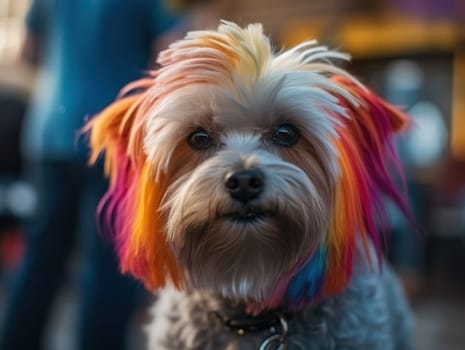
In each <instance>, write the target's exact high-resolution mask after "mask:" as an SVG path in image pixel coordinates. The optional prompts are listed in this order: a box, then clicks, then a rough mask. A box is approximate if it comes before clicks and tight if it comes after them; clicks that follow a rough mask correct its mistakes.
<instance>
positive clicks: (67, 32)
mask: <svg viewBox="0 0 465 350" xmlns="http://www.w3.org/2000/svg"><path fill="white" fill-rule="evenodd" d="M173 23H174V18H173V17H171V16H168V15H167V14H166V12H164V11H163V8H162V5H161V4H160V3H159V1H156V0H34V1H33V3H32V5H31V7H30V10H29V12H28V15H27V17H26V25H27V27H28V30H29V31H30V32H32V33H33V34H34V35H35V36H36V37H37V38H38V39H39V42H40V43H41V45H42V51H43V52H42V61H41V64H42V66H41V69H40V74H39V77H38V82H37V86H36V89H35V93H34V96H33V98H32V101H31V106H30V109H29V113H28V118H27V121H26V126H25V132H24V133H23V150H24V151H25V155H26V156H28V157H32V158H39V159H51V160H71V161H72V160H79V159H85V157H86V153H87V151H86V148H87V147H85V146H84V144H85V138H83V137H79V130H80V128H81V127H82V126H83V124H84V122H85V121H86V120H87V119H88V118H89V117H91V116H93V115H95V114H96V113H97V112H99V111H100V110H101V109H102V108H104V107H105V106H106V105H108V104H109V103H110V102H111V101H113V100H114V99H115V97H116V96H117V94H118V92H119V90H120V89H121V88H122V87H123V86H124V85H125V84H127V83H128V82H130V81H133V80H135V79H137V78H139V77H141V76H143V74H144V72H145V71H146V69H147V68H148V67H150V66H153V64H151V62H150V59H151V58H153V57H154V52H153V43H154V39H156V38H157V37H158V36H159V35H160V34H161V33H162V32H163V31H165V30H166V29H168V27H170V26H171V25H172V24H173ZM152 63H153V62H152Z"/></svg>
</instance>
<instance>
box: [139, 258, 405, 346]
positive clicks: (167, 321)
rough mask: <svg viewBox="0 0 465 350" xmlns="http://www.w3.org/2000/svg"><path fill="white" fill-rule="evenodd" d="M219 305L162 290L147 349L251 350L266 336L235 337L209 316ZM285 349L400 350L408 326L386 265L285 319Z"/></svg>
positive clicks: (199, 296) (210, 299)
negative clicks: (286, 321) (380, 270)
mask: <svg viewBox="0 0 465 350" xmlns="http://www.w3.org/2000/svg"><path fill="white" fill-rule="evenodd" d="M225 308H226V307H225V304H224V303H223V302H221V301H220V300H218V299H215V298H213V297H211V296H207V295H205V294H201V293H198V292H193V293H187V292H177V291H174V290H165V291H163V292H162V293H161V294H160V297H159V299H158V301H157V303H156V304H155V306H154V308H153V309H152V313H153V321H152V323H151V324H150V325H149V326H148V327H147V331H148V337H149V349H150V350H167V349H176V350H184V349H186V350H187V349H189V350H220V349H226V350H256V349H259V347H260V345H261V344H262V342H263V341H264V340H265V339H266V338H267V337H268V336H269V335H270V333H269V332H268V331H260V332H250V333H247V332H246V333H245V334H244V335H237V334H236V333H234V332H233V331H232V330H231V329H229V328H228V327H226V326H225V325H224V324H223V323H222V322H221V321H220V320H219V319H218V318H216V317H212V314H211V311H217V312H219V313H221V312H222V309H225ZM288 322H289V334H288V341H287V346H288V347H287V349H289V350H298V349H299V350H300V349H306V350H307V349H308V350H317V349H318V350H320V349H354V350H355V349H357V350H364V349H367V350H377V349H379V350H390V349H392V350H403V349H410V344H408V343H407V341H408V340H407V339H409V337H408V333H409V332H410V328H411V321H410V319H409V317H408V311H407V306H406V303H405V299H404V296H403V294H402V291H401V289H400V288H399V285H398V283H397V281H396V279H395V277H394V275H393V274H392V272H391V271H390V269H389V267H388V266H384V268H383V272H382V273H381V274H380V273H379V272H378V271H376V272H368V271H358V272H357V273H356V274H355V275H354V277H353V279H352V281H351V283H350V285H349V286H348V287H347V289H346V290H345V291H344V292H343V293H341V294H340V295H338V296H335V297H332V298H329V299H327V300H325V301H323V302H322V303H321V304H319V305H316V306H312V307H308V308H305V309H303V310H301V311H299V312H297V313H294V314H293V315H292V317H290V319H289V321H288Z"/></svg>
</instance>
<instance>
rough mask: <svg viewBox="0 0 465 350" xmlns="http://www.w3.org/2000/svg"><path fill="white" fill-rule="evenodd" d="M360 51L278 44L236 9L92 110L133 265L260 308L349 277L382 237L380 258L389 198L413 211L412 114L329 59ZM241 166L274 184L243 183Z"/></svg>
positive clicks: (155, 281) (329, 291)
mask: <svg viewBox="0 0 465 350" xmlns="http://www.w3.org/2000/svg"><path fill="white" fill-rule="evenodd" d="M348 58H349V57H348V56H347V55H346V54H343V53H339V52H336V51H332V50H329V49H328V48H326V47H324V46H318V45H317V43H316V42H314V41H308V42H304V43H302V44H300V45H298V46H296V47H294V48H291V49H289V50H285V51H280V52H276V51H274V50H273V48H272V46H271V44H270V41H269V39H268V38H267V37H266V36H265V35H264V34H263V32H262V27H261V26H260V25H258V24H253V25H249V26H247V27H246V28H240V27H239V26H237V25H235V24H233V23H230V22H222V23H221V24H220V26H219V27H218V30H217V31H195V32H191V33H188V34H187V36H186V37H185V39H184V40H181V41H178V42H175V43H173V44H172V45H171V46H170V47H169V48H168V49H167V50H166V51H163V52H162V53H161V54H160V55H159V58H158V63H159V64H160V66H161V68H159V69H158V70H155V71H151V72H150V73H149V74H148V76H147V77H146V78H143V79H141V80H139V81H136V82H134V83H132V84H130V85H129V86H127V87H126V88H125V89H124V91H123V92H122V96H121V97H120V98H119V99H118V100H117V101H116V102H114V103H113V104H112V105H110V106H109V107H108V108H107V109H105V110H104V111H103V112H101V114H100V115H98V116H97V117H95V118H94V119H92V120H91V121H90V122H89V124H88V125H87V130H89V131H90V143H91V147H92V157H91V162H95V161H96V160H97V158H98V157H99V155H100V154H101V153H105V169H106V172H107V174H108V176H109V177H110V180H111V185H110V189H109V190H108V193H107V194H106V196H105V197H104V198H103V200H102V202H101V206H100V212H101V215H102V224H103V226H104V227H106V231H107V232H109V234H111V236H112V237H113V240H114V242H115V244H116V249H117V252H118V254H119V257H120V264H121V270H122V271H123V272H124V273H129V274H132V275H133V276H135V277H137V278H139V279H140V280H142V281H143V282H144V284H145V285H146V287H147V288H148V289H150V290H156V289H158V288H161V287H164V286H165V285H166V284H167V283H170V284H173V285H174V286H175V287H176V288H178V289H188V290H193V289H195V290H200V291H207V292H209V293H212V294H213V295H217V296H219V297H223V298H227V299H228V300H234V301H239V302H241V303H244V304H245V305H247V308H248V310H249V311H250V312H254V313H257V312H259V311H261V310H264V309H272V308H276V307H283V306H285V307H290V308H299V307H300V306H302V305H306V304H307V303H314V302H317V301H318V300H322V299H324V298H326V297H328V296H331V295H334V294H336V293H338V292H340V291H341V290H343V289H344V288H345V287H346V285H347V283H348V282H349V280H350V279H351V276H352V273H353V267H354V262H355V261H356V259H357V257H358V256H366V255H368V250H369V247H370V246H372V245H373V246H374V247H375V249H376V251H377V255H378V258H380V256H381V253H380V249H381V246H382V239H383V238H382V235H380V234H379V227H380V226H382V223H383V221H384V220H385V218H386V216H387V215H386V212H385V203H386V200H391V201H394V202H395V203H396V204H397V205H398V206H399V207H400V208H401V209H402V210H403V211H404V212H405V213H408V209H407V206H406V204H405V203H404V201H403V199H402V195H401V194H400V193H399V191H398V190H397V189H396V186H395V185H394V181H393V180H392V177H391V176H392V174H395V173H397V175H401V170H400V165H399V161H398V158H397V156H396V153H395V149H394V146H393V134H394V133H395V132H396V131H398V130H400V129H402V128H403V127H404V126H405V125H406V123H407V117H406V116H405V115H404V114H403V113H402V112H400V111H399V110H398V109H396V108H394V107H392V106H390V105H389V104H387V103H386V102H384V101H383V100H381V99H380V98H379V97H378V96H376V95H375V94H374V93H372V92H371V91H370V90H368V89H367V88H366V87H364V86H363V85H362V84H361V83H360V82H359V81H357V80H356V79H355V78H354V77H352V76H351V75H349V74H348V73H347V72H345V71H344V70H342V69H340V68H337V67H336V66H334V65H333V64H331V63H330V62H331V61H333V60H347V59H348ZM241 171H242V172H244V171H249V172H253V173H254V174H259V176H258V178H259V180H256V179H255V178H254V181H258V183H250V186H252V187H254V188H255V189H257V191H259V192H260V193H259V195H257V196H254V197H253V198H249V199H246V200H243V199H240V200H237V198H236V199H235V198H232V196H231V193H230V192H231V191H230V190H231V187H234V186H235V185H237V184H236V183H234V181H233V182H231V181H230V182H228V179H229V178H230V176H231V174H235V173H238V172H241ZM371 260H372V261H371V263H372V266H373V268H376V267H377V266H378V264H377V262H376V261H375V260H376V255H375V258H374V259H371Z"/></svg>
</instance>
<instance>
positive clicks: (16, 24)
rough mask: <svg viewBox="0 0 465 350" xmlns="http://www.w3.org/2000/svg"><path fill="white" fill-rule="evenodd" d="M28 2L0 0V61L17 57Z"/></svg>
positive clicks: (8, 61) (7, 60)
mask: <svg viewBox="0 0 465 350" xmlns="http://www.w3.org/2000/svg"><path fill="white" fill-rule="evenodd" d="M28 4H29V1H28V0H0V63H11V62H14V61H15V60H16V59H17V57H18V53H19V50H20V45H21V42H22V38H23V35H24V14H25V12H26V9H27V6H28Z"/></svg>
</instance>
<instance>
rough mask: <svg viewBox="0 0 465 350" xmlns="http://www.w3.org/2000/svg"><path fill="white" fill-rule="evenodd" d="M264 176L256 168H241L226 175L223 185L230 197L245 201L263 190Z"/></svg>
mask: <svg viewBox="0 0 465 350" xmlns="http://www.w3.org/2000/svg"><path fill="white" fill-rule="evenodd" d="M264 183H265V177H264V175H263V173H262V172H261V171H260V170H258V169H243V170H239V171H236V172H234V173H231V174H229V175H228V176H226V179H225V183H224V184H225V186H226V190H227V191H228V192H229V194H230V195H231V197H233V198H234V199H236V200H238V201H241V202H247V201H250V200H252V199H254V198H256V197H258V196H259V195H260V193H262V192H263V187H264Z"/></svg>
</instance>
